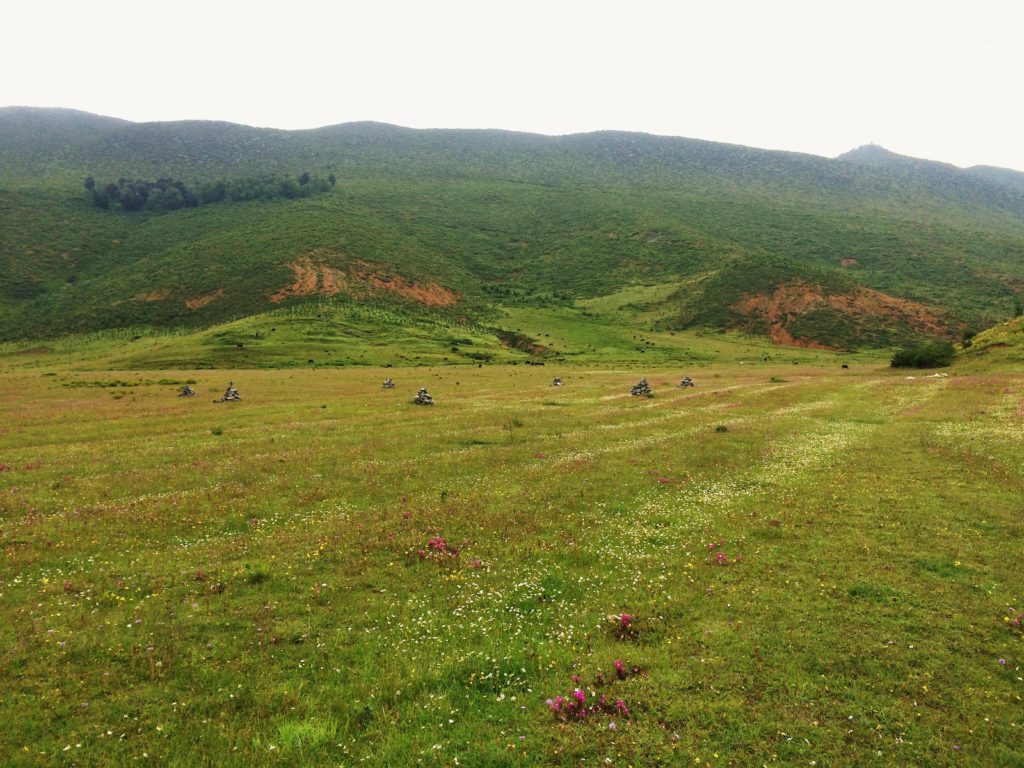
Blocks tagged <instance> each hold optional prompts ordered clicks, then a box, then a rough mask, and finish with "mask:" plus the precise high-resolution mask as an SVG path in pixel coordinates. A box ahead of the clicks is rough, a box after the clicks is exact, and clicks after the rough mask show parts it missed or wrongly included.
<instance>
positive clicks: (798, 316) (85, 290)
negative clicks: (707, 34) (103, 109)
mask: <svg viewBox="0 0 1024 768" xmlns="http://www.w3.org/2000/svg"><path fill="white" fill-rule="evenodd" d="M305 172H308V173H312V174H317V175H321V176H326V175H327V174H332V175H333V176H334V177H336V179H337V184H336V186H335V187H334V188H333V189H332V190H330V191H329V192H327V193H325V194H321V195H316V196H312V197H306V198H301V199H289V198H286V197H279V198H275V199H263V200H249V201H246V202H230V203H229V202H223V203H213V204H208V205H200V206H198V207H187V208H182V209H179V210H173V211H162V212H151V211H138V212H131V213H127V212H124V211H121V210H115V209H110V210H101V209H98V208H97V207H95V206H94V205H93V204H92V202H91V201H90V197H89V194H88V193H87V191H86V190H85V188H84V187H83V182H84V180H85V179H86V178H87V177H93V178H94V179H95V180H96V183H97V184H98V185H103V184H107V183H112V182H117V181H118V180H119V179H121V178H126V179H141V180H150V181H153V180H156V179H160V178H171V179H175V180H180V181H182V182H184V183H186V184H188V185H189V186H190V187H192V186H193V185H195V186H198V185H201V184H204V183H205V184H212V183H214V182H216V181H217V180H226V181H228V182H230V181H232V180H239V179H242V180H244V179H248V178H254V177H256V176H268V175H276V176H281V177H288V178H298V177H299V176H300V175H301V174H303V173H305ZM1018 176H1021V177H1024V174H1016V173H1015V172H1013V171H1005V170H1003V169H969V170H966V171H961V170H959V169H956V168H953V167H952V166H945V165H942V164H935V163H928V162H927V161H916V160H911V159H909V158H900V157H899V156H893V155H890V154H882V153H881V152H868V153H865V152H863V151H857V152H854V153H850V154H849V155H847V156H844V157H843V158H839V159H836V160H829V159H825V158H820V157H814V156H810V155H801V154H794V153H784V152H770V151H765V150H756V149H750V148H746V147H739V146H733V145H726V144H717V143H713V142H706V141H696V140H690V139H681V138H670V137H659V136H650V135H646V134H631V133H621V132H599V133H591V134H581V135H573V136H562V137H546V136H538V135H531V134H520V133H510V132H505V131H476V130H412V129H406V128H399V127H395V126H390V125H383V124H377V123H352V124H346V125H338V126H330V127H326V128H321V129H317V130H309V131H280V130H270V129H257V128H250V127H246V126H239V125H232V124H228V123H218V122H178V123H149V124H135V123H129V122H125V121H121V120H114V119H110V118H105V117H98V116H94V115H87V114H84V113H80V112H73V111H69V110H42V109H27V108H5V109H0V340H17V339H46V338H53V337H56V336H59V335H63V334H67V333H79V332H95V331H101V330H103V329H113V328H137V327H149V328H154V329H164V330H167V329H175V328H181V329H193V330H199V329H203V328H212V327H213V326H216V325H219V324H223V323H228V322H233V321H238V320H241V319H243V318H246V317H249V316H255V315H260V314H263V313H266V312H270V311H276V310H278V309H281V308H286V307H289V306H296V305H301V304H303V303H309V302H314V303H318V304H322V305H324V306H333V307H338V308H341V309H344V308H345V307H352V306H358V307H362V308H364V309H365V310H366V311H372V312H379V313H381V317H401V318H405V319H410V318H411V319H413V320H415V322H424V323H427V324H430V323H441V324H443V325H444V326H445V327H449V326H451V327H456V328H457V327H460V326H461V327H465V328H482V329H491V330H490V331H488V332H492V331H493V332H494V333H495V334H496V333H498V332H499V331H514V330H515V329H512V328H508V327H506V326H507V325H508V323H507V320H508V317H509V315H508V312H507V310H515V309H516V308H531V307H532V308H545V309H546V310H548V311H550V312H552V313H554V314H555V315H557V314H558V313H559V312H561V313H563V315H564V314H565V313H581V312H583V313H587V314H588V315H590V316H592V317H596V318H600V319H603V320H604V321H611V320H612V319H614V321H615V322H616V323H620V324H623V325H624V326H627V327H634V328H636V329H638V330H648V331H665V332H668V331H673V330H680V329H684V328H711V329H716V330H724V329H735V330H741V331H745V332H752V333H758V334H762V335H765V336H766V337H769V338H771V339H773V340H775V341H777V342H781V343H785V344H790V345H803V346H828V347H834V348H842V349H850V348H856V347H864V346H883V345H888V344H893V343H897V342H901V341H903V340H906V339H908V338H911V337H914V336H919V335H921V334H932V335H947V336H949V337H951V338H953V337H958V336H959V335H960V332H961V331H962V329H963V328H964V327H966V326H974V327H979V326H984V325H991V324H993V323H996V322H998V321H1000V320H1002V319H1004V318H1005V317H1007V316H1008V315H1009V314H1010V313H1011V310H1012V308H1013V306H1014V302H1015V301H1017V300H1019V297H1020V296H1021V294H1022V292H1024V184H1021V183H1019V179H1018V178H1017V177H1018ZM289 183H290V182H289ZM630 290H638V291H640V292H641V293H643V294H644V296H645V299H644V301H642V302H640V303H639V304H637V305H636V306H630V305H622V304H621V303H618V304H616V302H615V301H614V300H613V299H612V300H607V301H606V300H603V299H602V297H614V296H618V295H622V292H623V291H627V292H628V291H630ZM612 305H615V309H614V311H611V310H608V309H607V307H609V306H612ZM339 311H340V310H339ZM345 311H347V310H345ZM552 316H554V315H552ZM382 322H384V321H382ZM403 327H405V320H403V321H402V322H398V323H396V324H395V326H394V329H398V330H400V329H401V328H403ZM456 335H458V334H456ZM492 340H500V339H499V336H497V335H494V336H493V338H492Z"/></svg>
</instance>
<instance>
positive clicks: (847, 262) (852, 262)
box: [839, 259, 857, 267]
mask: <svg viewBox="0 0 1024 768" xmlns="http://www.w3.org/2000/svg"><path fill="white" fill-rule="evenodd" d="M839 263H840V265H842V266H844V267H856V266H857V260H856V259H843V260H842V261H840V262H839Z"/></svg>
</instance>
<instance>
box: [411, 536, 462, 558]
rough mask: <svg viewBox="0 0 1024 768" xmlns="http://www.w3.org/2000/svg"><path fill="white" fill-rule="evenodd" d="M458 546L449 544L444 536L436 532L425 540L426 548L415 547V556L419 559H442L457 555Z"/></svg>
mask: <svg viewBox="0 0 1024 768" xmlns="http://www.w3.org/2000/svg"><path fill="white" fill-rule="evenodd" d="M460 549H461V548H460V547H453V546H451V545H450V544H449V543H448V541H447V539H445V537H444V536H442V535H440V534H438V535H437V536H433V537H431V538H430V539H428V540H427V548H426V549H417V550H416V557H418V558H419V559H420V560H437V561H442V560H445V559H446V558H451V557H458V556H459V551H460Z"/></svg>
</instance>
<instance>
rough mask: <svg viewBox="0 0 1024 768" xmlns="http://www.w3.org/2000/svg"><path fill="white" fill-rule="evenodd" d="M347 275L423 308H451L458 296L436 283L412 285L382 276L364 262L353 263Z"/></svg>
mask: <svg viewBox="0 0 1024 768" xmlns="http://www.w3.org/2000/svg"><path fill="white" fill-rule="evenodd" d="M348 271H349V274H350V275H351V276H352V277H353V278H356V279H358V280H360V281H362V282H364V283H366V284H367V285H369V286H371V287H373V288H377V289H378V290H382V291H387V292H388V293H393V294H395V295H397V296H401V297H403V298H406V299H411V300H412V301H415V302H416V303H417V304H422V305H423V306H425V307H452V306H454V305H455V304H456V303H457V302H458V300H459V296H458V294H457V293H455V292H454V291H451V290H449V289H447V288H445V287H444V286H443V285H438V284H437V283H433V282H427V283H413V282H409V281H408V280H406V279H404V278H402V277H399V276H397V275H390V276H386V275H382V274H381V273H380V268H379V267H377V266H376V265H373V264H370V263H368V262H365V261H359V262H355V263H354V264H352V265H351V266H350V267H349V270H348Z"/></svg>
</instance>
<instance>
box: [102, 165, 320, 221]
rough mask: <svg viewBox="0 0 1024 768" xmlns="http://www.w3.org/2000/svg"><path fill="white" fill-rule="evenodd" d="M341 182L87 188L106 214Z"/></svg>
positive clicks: (312, 191)
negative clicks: (106, 211)
mask: <svg viewBox="0 0 1024 768" xmlns="http://www.w3.org/2000/svg"><path fill="white" fill-rule="evenodd" d="M336 183H337V179H336V178H335V176H334V174H333V173H331V174H328V175H327V176H326V177H324V178H321V177H319V176H310V174H309V172H308V171H303V172H302V174H300V175H299V176H298V177H296V178H293V177H290V176H284V175H265V176H257V177H248V178H240V179H218V180H217V181H204V182H201V183H200V184H198V185H192V186H189V185H188V184H186V183H185V182H183V181H180V180H178V181H175V180H174V179H168V178H160V179H156V180H155V181H145V180H142V179H135V180H131V179H125V178H123V177H122V178H120V179H118V180H117V181H116V182H113V181H112V182H108V183H106V184H102V183H99V184H98V183H97V182H96V179H94V178H93V177H92V176H88V177H86V179H85V182H84V186H85V189H86V191H88V193H89V197H90V199H91V200H92V202H93V204H94V205H95V206H96V207H97V208H100V209H102V210H104V211H105V210H109V209H110V208H118V209H120V210H122V211H142V210H146V211H176V210H178V209H179V208H195V207H196V206H199V205H209V204H211V203H223V202H232V203H239V202H245V201H248V200H264V201H266V200H276V199H278V198H286V199H288V200H295V199H298V198H300V197H310V196H312V195H316V194H321V193H323V192H329V191H330V190H331V189H333V188H334V185H335V184H336Z"/></svg>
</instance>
